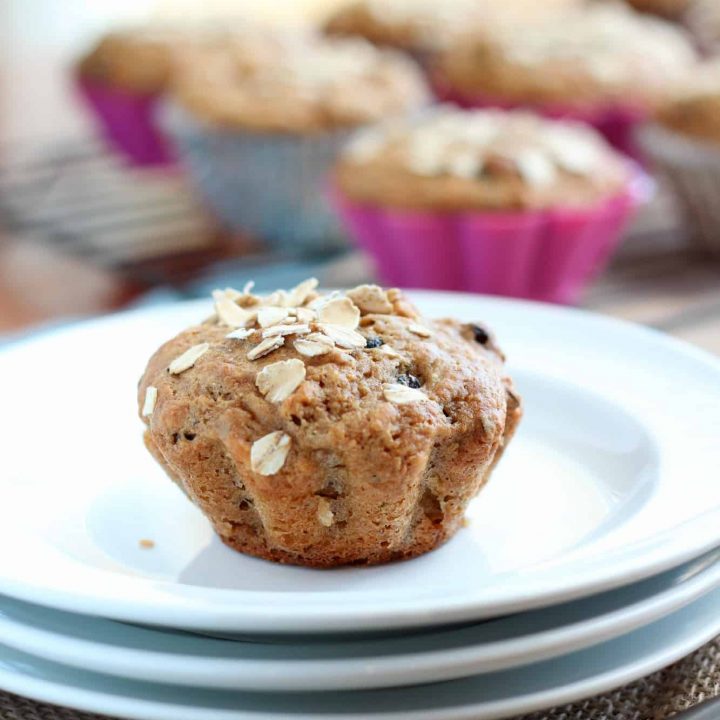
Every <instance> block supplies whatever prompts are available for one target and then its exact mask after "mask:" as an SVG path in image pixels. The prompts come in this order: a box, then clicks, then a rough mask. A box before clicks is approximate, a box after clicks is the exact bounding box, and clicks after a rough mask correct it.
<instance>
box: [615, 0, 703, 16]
mask: <svg viewBox="0 0 720 720" xmlns="http://www.w3.org/2000/svg"><path fill="white" fill-rule="evenodd" d="M692 1H693V0H627V2H628V3H629V4H630V5H632V7H634V8H635V9H636V10H639V11H640V12H646V13H652V14H653V15H660V16H662V17H666V18H669V19H670V20H677V19H679V18H681V17H682V16H683V14H684V13H685V11H686V10H687V9H688V7H690V4H691V3H692Z"/></svg>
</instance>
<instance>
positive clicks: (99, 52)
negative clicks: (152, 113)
mask: <svg viewBox="0 0 720 720" xmlns="http://www.w3.org/2000/svg"><path fill="white" fill-rule="evenodd" d="M194 37H195V34H194V33H193V32H191V31H190V30H189V29H172V28H166V27H137V28H128V29H125V30H119V31H116V32H112V33H108V34H107V35H104V36H103V37H101V38H100V39H99V40H98V41H97V43H96V44H95V45H94V46H93V47H92V48H91V49H90V50H89V51H88V52H87V53H86V54H85V55H84V56H83V57H82V58H81V59H80V61H79V63H78V66H77V70H78V73H79V74H80V76H82V77H85V78H88V79H91V80H93V81H95V82H97V83H101V84H103V85H106V86H110V87H115V88H118V89H121V90H125V91H127V92H132V93H137V94H141V95H149V94H153V93H157V92H161V91H162V90H164V89H165V87H166V86H167V83H168V81H169V79H170V75H171V70H172V55H173V50H174V48H176V47H178V46H179V45H181V44H184V43H187V42H190V41H191V40H192V39H193V38H194Z"/></svg>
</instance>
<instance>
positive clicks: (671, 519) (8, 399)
mask: <svg viewBox="0 0 720 720" xmlns="http://www.w3.org/2000/svg"><path fill="white" fill-rule="evenodd" d="M416 298H417V300H418V301H419V303H420V305H421V306H422V307H423V309H424V310H425V311H426V312H427V313H428V314H432V315H448V314H451V315H455V316H459V317H461V318H464V319H468V320H470V319H475V320H483V321H486V322H488V323H489V324H491V325H492V326H493V327H495V328H496V329H497V332H498V335H499V336H500V339H501V342H502V344H503V346H504V347H505V348H506V349H507V351H508V353H509V357H510V360H511V362H510V369H511V371H512V373H513V375H514V376H515V377H516V378H517V380H518V384H519V386H520V390H521V392H522V393H523V394H524V396H525V401H526V406H527V415H526V418H525V419H524V421H523V423H522V426H521V429H520V432H519V434H518V437H517V438H516V440H515V441H514V442H513V444H512V446H511V447H510V449H509V451H508V453H507V456H506V457H505V458H504V459H503V462H502V463H501V464H500V467H499V468H498V471H497V473H496V474H495V476H494V477H493V479H492V481H491V483H490V485H489V486H488V488H487V489H486V490H484V491H483V492H482V493H481V494H480V496H479V497H478V498H477V499H476V501H475V502H473V503H472V505H471V507H470V510H469V517H470V527H469V528H467V529H465V530H463V531H461V532H460V533H459V534H458V535H457V536H456V537H455V538H454V539H453V540H452V541H451V542H449V543H448V544H447V545H446V546H445V547H443V548H441V549H439V550H437V551H436V552H433V553H430V554H428V555H426V556H424V557H421V558H418V559H416V560H413V561H411V562H407V563H401V564H393V565H387V566H383V567H377V568H347V569H342V570H336V571H330V572H328V571H316V570H308V569H303V568H292V567H283V566H280V565H274V564H269V563H267V562H264V561H261V560H255V559H252V558H248V557H243V556H242V555H239V554H237V553H234V552H232V551H231V550H228V549H226V548H225V547H224V546H222V544H221V543H220V542H219V541H218V540H217V539H216V538H215V537H214V535H213V533H212V531H211V529H210V527H209V525H208V523H207V522H206V521H205V519H204V518H203V517H202V515H201V514H200V513H199V512H198V511H197V510H196V509H195V508H194V507H192V506H191V505H190V503H188V502H187V500H186V499H185V498H184V497H183V495H182V494H181V493H180V492H179V491H178V490H177V489H176V488H175V487H174V485H173V484H172V483H171V482H169V481H168V480H167V479H166V478H165V477H164V475H163V473H162V471H161V470H160V469H159V468H158V467H157V466H156V465H155V463H154V462H153V461H152V459H151V458H150V457H149V456H148V454H147V453H146V451H145V449H144V447H143V445H142V441H141V425H140V422H139V420H138V419H137V417H136V407H135V386H136V382H137V378H138V376H139V375H140V373H141V372H142V369H143V367H144V364H145V361H146V359H147V357H148V356H149V354H150V353H151V352H152V351H153V350H154V349H155V347H156V346H157V345H158V343H159V342H160V341H161V340H162V339H164V338H166V337H169V336H171V335H172V334H173V333H175V332H176V331H177V330H179V329H180V328H182V327H183V326H185V325H186V324H187V323H188V322H191V321H195V320H197V319H199V318H201V317H203V316H204V315H206V314H207V311H208V307H209V304H208V303H206V302H201V303H191V304H185V305H177V306H172V307H166V308H159V309H153V310H143V311H138V312H134V313H129V314H124V315H118V316H116V317H112V318H109V319H102V320H98V321H95V322H89V323H85V324H82V325H79V326H76V327H74V328H72V329H69V330H66V331H62V332H56V333H53V334H51V335H48V336H45V337H41V338H39V339H36V340H33V341H30V342H27V343H24V344H22V345H20V346H17V347H14V348H11V349H9V350H8V351H6V352H4V353H2V354H0V377H2V378H3V381H4V385H3V400H4V402H3V410H4V412H3V413H2V414H1V415H0V437H3V438H5V439H6V442H5V443H4V444H3V453H2V460H1V461H0V462H2V466H1V467H0V470H2V472H0V497H2V498H3V502H2V504H0V544H1V546H2V547H4V548H13V549H14V552H7V551H6V552H3V553H2V555H1V556H0V591H2V592H4V593H6V594H8V595H12V596H15V597H18V598H20V599H24V600H28V601H31V602H36V603H39V604H43V605H49V606H53V607H56V608H60V609H68V610H74V611H79V612H83V613H87V614H97V615H102V616H105V617H112V618H116V619H124V620H131V621H136V622H143V623H151V624H161V625H170V626H174V627H185V628H199V629H214V630H231V631H242V632H250V633H252V632H275V633H281V632H306V633H310V632H332V631H341V630H365V629H387V628H398V627H408V626H423V625H428V624H439V623H449V622H454V621H465V620H475V619H478V618H484V617H489V616H493V615H498V614H503V613H508V612H513V611H518V610H524V609H527V608H531V607H538V606H542V605H549V604H551V603H557V602H560V601H565V600H569V599H573V598H577V597H580V596H583V595H587V594H590V593H591V592H597V591H602V590H606V589H610V588H612V587H617V586H619V585H622V584H627V583H629V582H632V581H635V580H638V579H640V578H642V577H647V576H649V575H651V574H654V573H656V572H659V571H662V570H664V569H667V568H670V567H672V566H674V565H677V564H679V563H681V562H684V561H686V560H689V559H691V558H692V557H695V556H697V555H699V554H700V553H702V552H703V551H705V550H708V549H710V548H711V547H713V546H715V545H717V544H718V542H720V483H718V482H717V481H716V480H717V479H716V472H715V469H716V468H717V467H718V465H719V464H720V443H718V440H717V438H718V437H720V403H718V402H717V398H718V396H720V363H718V361H716V360H715V359H713V358H712V357H710V356H708V355H706V354H704V353H702V352H700V351H698V350H695V349H693V348H691V347H689V346H687V345H685V344H682V343H680V342H677V341H675V340H672V339H670V338H667V337H665V336H662V335H660V334H658V333H654V332H651V331H649V330H644V329H641V328H638V327H635V326H632V325H629V324H625V323H620V322H617V321H614V320H609V319H606V318H602V317H599V316H594V315H590V314H587V313H582V312H578V311H573V310H567V309H562V308H557V307H551V306H543V305H537V304H532V303H523V302H512V301H506V300H496V299H482V298H477V297H472V296H463V295H452V294H442V293H417V295H416ZM141 538H150V539H153V540H155V541H156V543H157V545H156V547H155V549H154V550H151V551H149V550H143V549H141V548H140V547H139V544H138V541H139V540H140V539H141Z"/></svg>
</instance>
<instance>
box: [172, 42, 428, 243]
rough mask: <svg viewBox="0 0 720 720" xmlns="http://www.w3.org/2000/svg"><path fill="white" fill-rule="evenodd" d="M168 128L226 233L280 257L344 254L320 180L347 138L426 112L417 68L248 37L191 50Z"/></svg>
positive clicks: (365, 50) (177, 82) (323, 45)
mask: <svg viewBox="0 0 720 720" xmlns="http://www.w3.org/2000/svg"><path fill="white" fill-rule="evenodd" d="M172 98H173V100H174V103H173V107H171V108H169V112H168V113H167V128H168V131H169V132H170V133H171V135H172V137H173V139H174V140H175V142H176V144H177V147H178V149H179V152H180V153H181V155H182V158H183V159H184V160H185V161H186V164H187V167H188V169H189V171H190V173H191V175H192V176H193V178H194V180H195V182H196V184H197V186H198V188H199V189H200V190H201V192H202V193H203V194H204V195H205V197H206V199H207V201H208V203H209V204H210V205H211V206H212V207H213V208H214V210H215V211H216V213H217V215H218V216H219V217H220V219H221V220H222V221H223V222H224V223H225V224H226V225H227V226H228V227H230V228H232V229H234V230H237V231H241V232H246V233H249V234H251V235H253V236H255V237H257V238H258V239H261V240H264V241H267V242H268V243H270V244H271V245H274V246H275V247H276V248H282V249H283V250H284V251H292V252H296V253H304V252H311V251H322V250H326V249H328V248H330V247H332V246H333V245H336V244H338V243H339V242H340V235H339V232H338V229H337V227H336V225H335V223H334V220H333V217H332V214H331V213H330V212H329V209H328V207H327V201H326V198H325V193H324V184H325V180H326V176H327V173H328V171H329V169H330V167H331V166H332V164H333V162H334V161H335V158H336V156H337V153H338V151H339V149H340V147H341V146H342V144H343V143H344V141H345V140H346V139H347V135H348V133H349V132H350V131H351V130H353V129H355V128H357V127H359V126H362V125H366V124H368V123H373V122H376V121H379V120H383V119H386V118H389V117H393V116H398V115H403V114H405V113H407V112H409V111H412V110H415V109H417V108H418V107H420V106H421V105H423V104H425V102H426V101H427V99H428V93H427V89H426V86H425V82H424V80H423V78H422V76H421V74H420V72H419V70H418V69H417V67H416V66H415V65H414V63H413V62H412V61H411V60H409V59H408V58H406V57H404V56H403V55H401V54H399V53H396V52H394V51H391V50H380V49H378V48H375V47H373V46H372V45H370V44H368V43H367V42H365V41H362V40H357V39H328V38H325V37H322V36H317V35H311V34H299V33H296V34H280V33H278V32H270V31H268V32H264V33H254V34H252V35H249V34H248V35H246V36H238V37H236V38H234V39H233V40H232V41H228V42H226V43H224V44H223V45H222V46H221V47H220V46H217V47H214V48H203V49H199V48H196V49H194V50H188V51H187V52H186V53H184V54H183V56H182V57H181V62H180V63H179V65H178V69H177V73H176V76H175V78H174V81H173V86H172Z"/></svg>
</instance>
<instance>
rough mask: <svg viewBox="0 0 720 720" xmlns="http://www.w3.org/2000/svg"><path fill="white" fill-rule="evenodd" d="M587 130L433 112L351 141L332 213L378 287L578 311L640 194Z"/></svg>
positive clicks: (515, 116)
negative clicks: (365, 257) (478, 295)
mask: <svg viewBox="0 0 720 720" xmlns="http://www.w3.org/2000/svg"><path fill="white" fill-rule="evenodd" d="M639 177H640V176H638V175H637V172H636V171H635V170H634V169H632V168H631V167H630V166H629V165H628V163H627V161H626V160H625V159H624V158H623V157H622V156H621V155H619V154H618V153H617V152H616V151H614V150H613V149H612V148H611V147H610V146H609V145H608V144H607V143H606V142H605V141H604V140H603V138H602V137H601V136H600V135H598V134H597V133H596V132H595V131H594V130H593V129H592V128H590V127H588V126H586V125H582V124H579V123H569V122H561V121H555V120H546V119H543V118H541V117H538V116H536V115H532V114H529V113H525V112H520V111H515V112H503V111H499V110H472V111H467V110H461V109H459V108H455V107H452V106H445V107H442V106H441V107H438V108H435V109H432V110H429V111H427V112H426V113H424V114H422V115H419V116H417V117H415V118H412V119H408V120H406V121H402V122H396V123H388V124H386V125H383V126H380V127H376V128H373V129H370V130H366V131H363V132H361V133H358V134H357V135H356V137H355V138H354V139H353V140H352V141H351V143H350V144H349V145H348V146H347V148H346V150H345V152H344V153H343V155H342V157H341V159H340V162H339V163H338V165H337V166H336V169H335V174H334V178H335V188H336V193H335V206H336V210H337V212H338V213H339V215H340V217H341V218H342V220H343V222H344V224H345V226H346V227H347V228H348V230H349V232H350V234H351V235H352V237H353V238H354V239H355V240H356V242H357V243H358V244H359V245H360V246H361V247H363V248H364V249H365V250H367V251H369V253H370V254H371V255H372V256H373V258H374V259H375V261H376V263H377V268H378V271H379V273H380V276H381V278H382V279H383V281H384V282H387V283H391V284H397V285H400V286H402V287H424V288H439V289H451V290H469V291H472V292H484V293H492V294H499V295H510V296H514V297H525V298H532V299H536V300H544V301H551V302H562V303H570V302H575V301H576V300H577V299H578V297H579V295H580V293H581V291H582V290H583V289H584V287H585V285H586V284H587V283H588V281H589V280H591V279H592V278H593V277H594V276H595V275H596V274H597V273H598V272H599V271H600V269H602V267H603V266H604V264H605V262H606V261H607V259H608V257H609V255H610V253H611V252H612V250H613V249H614V247H615V245H616V244H617V242H618V241H619V239H620V237H621V233H622V230H623V228H624V226H625V223H626V222H627V220H628V218H629V216H630V215H631V214H632V210H633V208H634V207H635V205H636V204H637V202H638V201H639V199H640V194H639V191H640V190H641V189H642V187H641V184H640V183H639Z"/></svg>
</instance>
